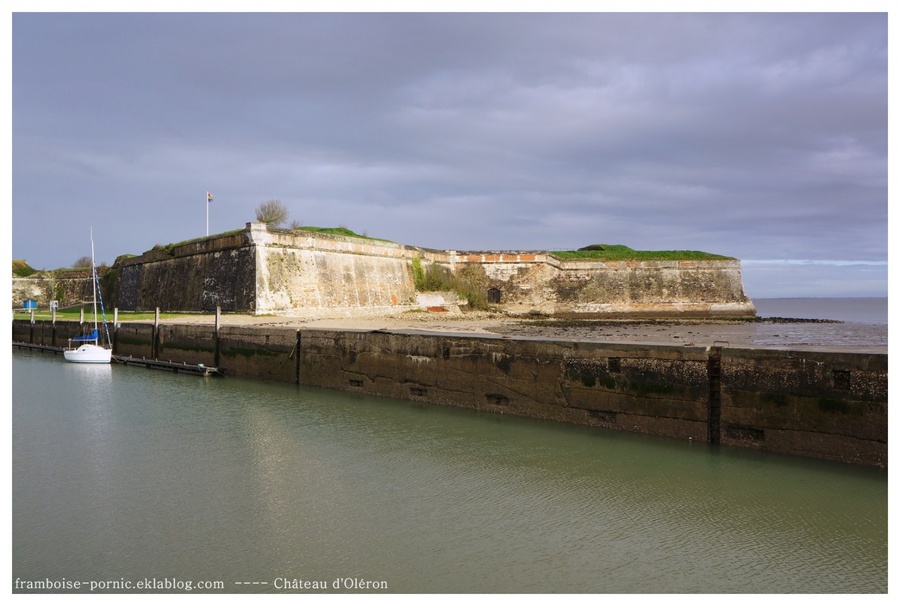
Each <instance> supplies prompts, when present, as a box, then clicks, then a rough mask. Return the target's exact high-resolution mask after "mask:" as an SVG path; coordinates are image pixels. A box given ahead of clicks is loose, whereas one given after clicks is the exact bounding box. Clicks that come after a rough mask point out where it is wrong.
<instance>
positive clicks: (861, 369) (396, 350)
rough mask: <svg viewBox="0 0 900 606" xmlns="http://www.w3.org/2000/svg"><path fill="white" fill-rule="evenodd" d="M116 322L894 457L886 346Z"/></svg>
mask: <svg viewBox="0 0 900 606" xmlns="http://www.w3.org/2000/svg"><path fill="white" fill-rule="evenodd" d="M57 324H58V325H57V326H56V327H53V326H52V325H51V324H50V323H49V322H35V323H34V324H30V323H29V322H28V321H23V320H16V321H14V322H13V340H14V341H22V342H32V343H40V344H45V345H53V344H56V345H60V344H62V345H64V344H65V338H66V336H68V333H69V332H72V329H73V328H74V329H75V330H74V332H77V323H57ZM74 332H73V334H74ZM61 333H62V334H63V335H65V336H63V337H62V342H61V343H60V334H61ZM115 334H116V336H115V343H116V345H115V353H116V354H117V355H130V356H136V357H141V356H144V357H157V358H159V359H162V360H171V361H173V362H186V363H191V364H196V363H202V364H206V365H212V366H217V367H219V368H222V369H225V370H226V372H227V374H228V375H230V376H239V377H246V378H253V379H267V380H275V381H285V382H297V383H301V384H304V385H311V386H319V387H325V388H331V389H341V390H347V391H356V392H362V393H369V394H373V395H379V396H386V397H394V398H404V399H412V400H420V401H425V402H431V403H435V404H443V405H449V406H460V407H465V408H471V409H476V410H484V411H490V412H497V413H502V414H516V415H522V416H528V417H533V418H538V419H547V420H552V421H561V422H567V423H577V424H582V425H589V426H593V427H601V428H605V429H614V430H621V431H629V432H638V433H646V434H653V435H658V436H666V437H672V438H678V439H692V440H694V441H697V442H710V443H713V444H722V445H729V446H742V447H750V448H756V449H761V450H767V451H772V452H779V453H785V454H794V455H803V456H810V457H817V458H822V459H831V460H838V461H844V462H849V463H858V464H864V465H870V466H877V467H886V466H887V355H886V354H855V353H831V352H813V351H781V350H749V349H748V350H742V349H730V348H728V349H717V348H708V349H707V348H701V347H675V346H653V345H630V344H604V343H587V342H562V341H538V340H524V339H523V340H517V339H506V338H487V337H481V336H451V335H421V334H404V333H390V332H384V331H366V332H358V331H335V330H313V329H302V330H299V331H298V330H295V329H290V328H273V327H223V328H221V329H220V330H219V331H218V334H216V332H215V330H214V329H213V328H212V327H210V326H198V325H190V326H185V325H170V324H165V325H160V326H157V327H154V326H153V325H152V324H138V323H126V324H122V325H121V326H120V327H119V329H118V330H117V331H116V333H115ZM54 335H55V342H53V341H54Z"/></svg>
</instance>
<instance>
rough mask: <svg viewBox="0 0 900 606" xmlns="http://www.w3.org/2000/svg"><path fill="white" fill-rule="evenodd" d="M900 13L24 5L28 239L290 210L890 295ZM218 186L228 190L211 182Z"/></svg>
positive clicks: (24, 235) (160, 235)
mask: <svg viewBox="0 0 900 606" xmlns="http://www.w3.org/2000/svg"><path fill="white" fill-rule="evenodd" d="M887 17H888V16H887V14H886V13H855V14H854V13H822V14H813V13H794V14H787V13H720V14H703V13H687V12H684V13H668V14H665V13H654V12H646V13H632V14H629V13H580V14H579V13H576V14H571V13H569V14H565V13H563V14H540V13H528V14H524V13H521V14H520V13H491V14H487V13H420V14H412V13H370V14H359V13H337V14H324V13H287V14H271V13H269V14H265V13H259V14H250V13H231V14H221V13H220V14H212V13H128V14H105V13H67V14H62V13H53V12H45V13H14V14H12V16H11V24H12V35H13V36H12V61H11V64H12V73H11V80H12V171H11V172H12V209H11V214H12V243H13V244H12V257H13V258H14V259H25V260H26V261H27V262H28V263H29V264H30V265H32V266H33V267H35V268H39V269H40V268H45V269H52V268H56V267H65V266H69V265H71V264H72V263H73V262H74V261H75V260H76V259H77V258H78V257H80V256H82V255H85V254H89V253H90V242H89V239H88V237H89V229H90V228H91V227H93V233H94V240H95V246H96V254H97V261H98V263H99V262H106V263H112V262H113V261H114V260H115V257H116V256H118V255H120V254H124V253H132V254H139V253H141V252H144V251H146V250H149V249H150V248H152V247H153V246H154V245H155V244H167V243H171V242H178V241H182V240H187V239H191V238H196V237H200V236H203V235H205V233H206V229H207V210H208V211H209V231H210V233H218V232H223V231H229V230H234V229H238V228H241V227H243V226H244V225H245V223H247V222H248V221H252V220H253V219H254V209H255V208H256V206H257V205H258V204H259V203H260V202H262V201H264V200H268V199H273V198H274V199H278V200H281V201H282V202H283V203H284V204H285V206H287V208H288V209H289V210H290V219H292V220H296V221H298V222H301V223H302V224H304V225H311V226H323V227H332V226H345V227H348V228H350V229H352V230H354V231H356V232H357V233H361V234H367V235H369V236H373V237H379V238H386V239H389V240H393V241H396V242H401V243H404V244H410V245H415V246H423V247H429V248H438V249H455V250H498V249H499V250H506V249H516V250H535V249H542V250H561V249H574V248H579V247H582V246H586V245H588V244H594V243H608V244H626V245H628V246H631V247H632V248H637V249H648V250H661V249H689V250H704V251H708V252H714V253H719V254H724V255H730V256H734V257H738V258H739V259H741V260H742V267H743V277H744V285H745V288H746V291H747V294H748V295H749V296H750V297H758V298H763V297H783V296H784V297H789V296H886V295H887V273H888V272H887V260H888V227H887V216H888V193H887V184H888V162H887V149H888V134H887V133H888V130H887V123H888V84H887V82H888V69H887V64H888V48H887V40H888V18H887ZM207 191H209V192H212V194H213V196H214V199H213V202H212V204H211V205H209V207H207V203H206V192H207Z"/></svg>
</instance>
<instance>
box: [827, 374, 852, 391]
mask: <svg viewBox="0 0 900 606" xmlns="http://www.w3.org/2000/svg"><path fill="white" fill-rule="evenodd" d="M831 376H832V380H833V381H834V388H835V389H846V390H849V389H850V371H849V370H835V371H832V375H831Z"/></svg>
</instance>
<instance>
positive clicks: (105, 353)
mask: <svg viewBox="0 0 900 606" xmlns="http://www.w3.org/2000/svg"><path fill="white" fill-rule="evenodd" d="M63 356H64V357H65V358H66V362H77V363H79V364H109V362H110V360H111V359H112V350H111V349H106V348H105V347H100V346H99V345H91V344H87V345H81V346H80V347H78V348H77V349H67V350H65V351H64V352H63Z"/></svg>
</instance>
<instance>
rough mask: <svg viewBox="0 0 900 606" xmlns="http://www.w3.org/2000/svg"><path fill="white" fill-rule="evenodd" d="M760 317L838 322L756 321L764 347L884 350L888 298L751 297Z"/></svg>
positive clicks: (758, 339)
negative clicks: (833, 321)
mask: <svg viewBox="0 0 900 606" xmlns="http://www.w3.org/2000/svg"><path fill="white" fill-rule="evenodd" d="M753 304H754V305H756V314H757V316H759V317H760V318H794V319H800V320H835V321H837V322H838V323H808V322H798V323H781V324H769V323H763V324H757V325H756V327H755V335H754V339H753V343H754V344H755V345H760V346H763V347H770V346H776V347H807V346H813V347H847V348H865V349H867V350H874V351H884V352H885V353H886V352H887V346H888V300H887V297H883V298H882V297H879V298H855V299H854V298H843V299H839V298H835V299H753Z"/></svg>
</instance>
